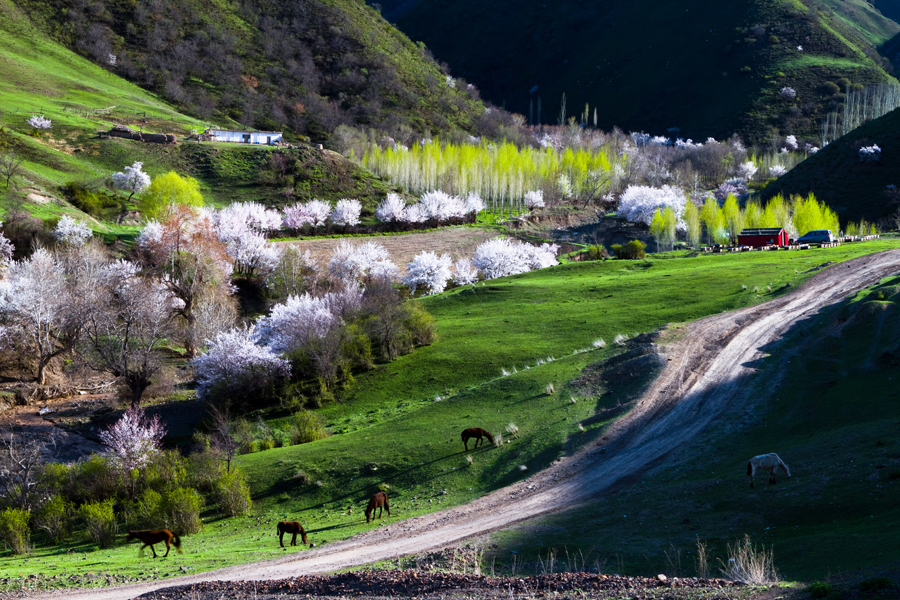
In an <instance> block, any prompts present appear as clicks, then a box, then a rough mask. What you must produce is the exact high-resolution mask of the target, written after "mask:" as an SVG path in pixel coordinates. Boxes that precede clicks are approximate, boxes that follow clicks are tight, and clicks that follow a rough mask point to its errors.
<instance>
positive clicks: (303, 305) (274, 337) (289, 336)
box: [257, 293, 343, 354]
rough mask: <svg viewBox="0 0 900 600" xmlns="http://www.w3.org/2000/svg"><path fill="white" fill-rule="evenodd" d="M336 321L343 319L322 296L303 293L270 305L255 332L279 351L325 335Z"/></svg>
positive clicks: (288, 350)
mask: <svg viewBox="0 0 900 600" xmlns="http://www.w3.org/2000/svg"><path fill="white" fill-rule="evenodd" d="M340 325H343V321H342V320H341V318H340V316H339V315H338V314H335V313H334V312H333V311H332V307H331V306H330V305H329V303H328V302H327V301H326V300H325V299H324V298H316V297H315V296H312V295H310V294H309V293H305V294H303V295H301V296H289V297H288V299H287V301H286V302H284V303H283V304H276V305H275V306H274V307H272V311H271V312H270V313H269V315H268V316H266V317H263V318H262V319H260V320H259V323H258V324H257V332H258V338H259V340H260V341H261V342H262V343H264V344H266V345H267V346H268V347H269V348H270V349H271V350H272V351H273V352H275V353H278V354H281V353H284V352H290V351H291V350H296V349H297V348H302V347H304V346H306V345H307V344H308V343H309V342H310V340H312V339H318V338H322V337H325V335H326V334H327V333H328V332H329V331H331V330H332V329H334V328H335V327H338V326H340Z"/></svg>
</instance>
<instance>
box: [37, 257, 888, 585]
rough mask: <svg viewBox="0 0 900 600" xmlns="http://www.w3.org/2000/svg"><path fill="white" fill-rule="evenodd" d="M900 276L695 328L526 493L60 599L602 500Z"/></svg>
mask: <svg viewBox="0 0 900 600" xmlns="http://www.w3.org/2000/svg"><path fill="white" fill-rule="evenodd" d="M897 272H900V250H891V251H888V252H882V253H879V254H874V255H870V256H866V257H862V258H858V259H854V260H852V261H847V262H844V263H840V264H837V265H834V266H831V267H829V268H828V269H825V270H824V271H822V272H821V273H819V274H818V275H816V276H815V277H813V278H812V279H811V280H809V281H807V282H806V283H805V284H804V285H802V286H800V287H799V288H798V289H797V290H795V291H794V292H792V293H790V294H787V295H785V296H782V297H780V298H777V299H775V300H772V301H770V302H766V303H765V304H761V305H758V306H754V307H750V308H745V309H741V310H737V311H734V312H730V313H723V314H719V315H713V316H711V317H707V318H705V319H701V320H699V321H695V322H693V323H691V324H689V325H688V326H686V327H685V328H684V329H683V333H682V335H681V336H680V337H679V338H678V339H677V340H675V341H674V342H673V343H671V344H670V345H669V346H667V348H666V356H667V357H668V359H669V361H668V363H667V366H666V367H665V368H664V370H663V373H662V374H661V375H660V376H659V378H657V380H656V382H654V384H653V385H652V386H651V387H650V389H649V390H648V391H647V393H646V394H645V395H644V396H643V398H641V399H640V400H639V401H638V403H637V405H636V406H635V408H634V409H633V410H632V411H631V412H630V413H629V414H628V415H626V416H625V417H623V418H622V419H621V420H620V421H618V422H617V423H616V424H615V425H614V426H613V428H612V429H611V430H610V431H609V432H608V433H607V435H606V437H607V438H608V439H609V441H608V443H607V444H606V450H605V452H601V450H600V449H598V448H597V447H595V446H591V447H588V448H585V449H583V450H582V451H580V452H579V453H577V454H576V455H574V456H572V457H570V458H566V459H563V460H560V461H557V462H556V463H554V465H552V466H551V467H550V468H548V469H546V470H545V471H542V472H541V473H538V474H536V475H535V476H533V477H530V478H528V479H526V480H524V481H522V482H520V483H518V484H515V485H512V486H510V487H508V488H504V489H502V490H498V491H496V492H494V493H492V494H489V495H487V496H484V497H483V498H479V499H478V500H475V501H474V502H471V503H469V504H466V505H463V506H458V507H456V508H451V509H447V510H443V511H440V512H437V513H433V514H430V515H424V516H421V517H415V518H411V519H407V520H404V521H399V522H397V523H393V524H391V525H389V526H386V527H382V528H378V529H375V530H372V531H370V532H367V533H364V534H360V535H357V536H355V537H353V538H351V539H348V540H345V541H343V542H338V543H335V544H329V545H327V546H325V547H321V548H315V549H313V550H309V551H304V552H299V553H293V554H290V555H288V556H284V557H281V558H277V559H272V560H268V561H263V562H258V563H252V564H246V565H239V566H234V567H229V568H225V569H221V570H218V571H212V572H207V573H200V574H197V575H190V576H185V577H177V578H173V579H167V580H165V581H158V582H152V583H142V584H134V585H126V586H119V587H113V588H107V589H91V590H69V591H64V592H62V593H58V594H52V596H54V597H56V598H91V599H96V600H107V599H110V600H111V599H120V598H122V599H124V598H134V597H135V596H138V595H140V594H143V593H146V592H149V591H152V590H156V589H160V588H165V587H171V586H175V585H183V584H190V583H198V582H201V581H209V580H224V581H245V580H267V579H280V578H286V577H291V576H294V575H297V574H305V575H310V574H317V573H327V572H331V571H335V570H337V569H343V568H347V567H352V566H356V565H361V564H365V563H369V562H374V561H376V560H383V559H387V558H392V557H396V556H400V555H405V554H414V553H419V552H424V551H428V550H433V549H436V548H441V547H445V546H448V545H452V544H454V543H456V542H458V541H459V540H462V539H464V538H469V537H472V536H476V535H481V534H485V533H488V532H491V531H495V530H498V529H501V528H504V527H509V526H510V525H513V524H515V523H517V522H520V521H523V520H525V518H524V517H523V515H527V516H528V518H531V517H534V516H537V515H543V514H548V513H552V512H557V511H560V510H563V509H569V508H572V507H573V506H576V505H578V504H580V503H583V502H587V501H592V500H596V498H597V496H598V495H599V494H602V493H603V492H604V491H605V490H607V489H609V488H610V487H611V486H613V485H614V484H615V483H616V482H617V481H620V480H621V479H622V478H624V477H628V476H632V475H635V474H639V473H641V472H642V471H643V470H645V469H647V468H648V467H649V466H650V465H651V464H652V463H653V462H654V461H656V460H657V459H659V458H660V457H662V456H664V455H666V454H667V453H669V452H671V451H672V450H674V449H675V448H678V447H679V446H681V445H682V444H685V443H686V442H688V441H690V440H691V439H692V438H693V437H694V436H696V435H697V434H698V433H699V432H700V431H702V430H703V429H704V428H705V427H706V426H707V425H709V424H710V423H711V422H712V421H713V420H714V419H716V418H717V417H719V416H720V415H722V414H723V413H725V412H726V411H727V410H728V409H730V408H732V407H735V406H736V405H738V403H740V401H741V400H742V399H743V391H744V390H743V389H742V388H743V385H742V384H743V380H744V377H745V376H748V375H750V374H752V373H753V372H754V369H753V367H752V366H748V363H750V362H751V361H753V360H756V359H758V358H760V357H761V356H762V354H763V352H762V350H761V348H762V347H763V346H765V345H767V344H769V343H771V342H774V341H777V340H778V339H779V338H780V337H781V335H782V334H783V333H784V332H785V331H786V330H787V329H788V328H789V327H790V326H791V325H793V324H794V323H795V322H796V321H797V320H798V319H802V318H804V317H808V316H810V315H813V314H815V313H816V312H817V311H818V310H820V309H821V308H823V307H824V306H827V305H829V304H832V303H834V302H837V301H838V300H841V299H843V298H845V297H847V296H848V295H849V294H852V293H854V292H855V291H857V290H859V289H861V288H863V287H866V286H868V285H871V284H873V283H875V282H877V281H878V280H879V279H880V278H882V277H885V276H888V275H893V274H895V273H897Z"/></svg>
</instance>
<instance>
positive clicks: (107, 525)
mask: <svg viewBox="0 0 900 600" xmlns="http://www.w3.org/2000/svg"><path fill="white" fill-rule="evenodd" d="M78 516H79V517H81V520H82V521H84V528H85V534H86V535H87V537H88V539H89V540H91V541H92V542H94V543H96V544H98V545H99V546H100V547H101V548H109V547H110V546H112V545H113V544H114V543H115V541H116V530H117V527H116V515H115V512H114V511H113V500H112V499H110V500H104V501H102V502H90V503H87V504H82V505H81V506H80V507H79V508H78Z"/></svg>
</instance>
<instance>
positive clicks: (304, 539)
mask: <svg viewBox="0 0 900 600" xmlns="http://www.w3.org/2000/svg"><path fill="white" fill-rule="evenodd" d="M300 539H301V540H303V543H304V544H308V543H309V542H308V541H306V530H305V529H303V527H302V526H301V527H300Z"/></svg>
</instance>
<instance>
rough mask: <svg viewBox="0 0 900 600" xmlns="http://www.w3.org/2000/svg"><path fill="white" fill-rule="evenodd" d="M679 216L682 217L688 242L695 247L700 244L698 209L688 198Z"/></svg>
mask: <svg viewBox="0 0 900 600" xmlns="http://www.w3.org/2000/svg"><path fill="white" fill-rule="evenodd" d="M681 218H682V219H684V225H685V229H686V230H687V240H688V243H689V244H690V245H691V246H694V247H695V248H696V247H697V246H699V245H700V232H701V224H700V209H698V208H697V205H696V204H694V203H693V202H692V201H691V200H690V199H688V201H687V202H686V203H685V204H684V212H682V213H681Z"/></svg>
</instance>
